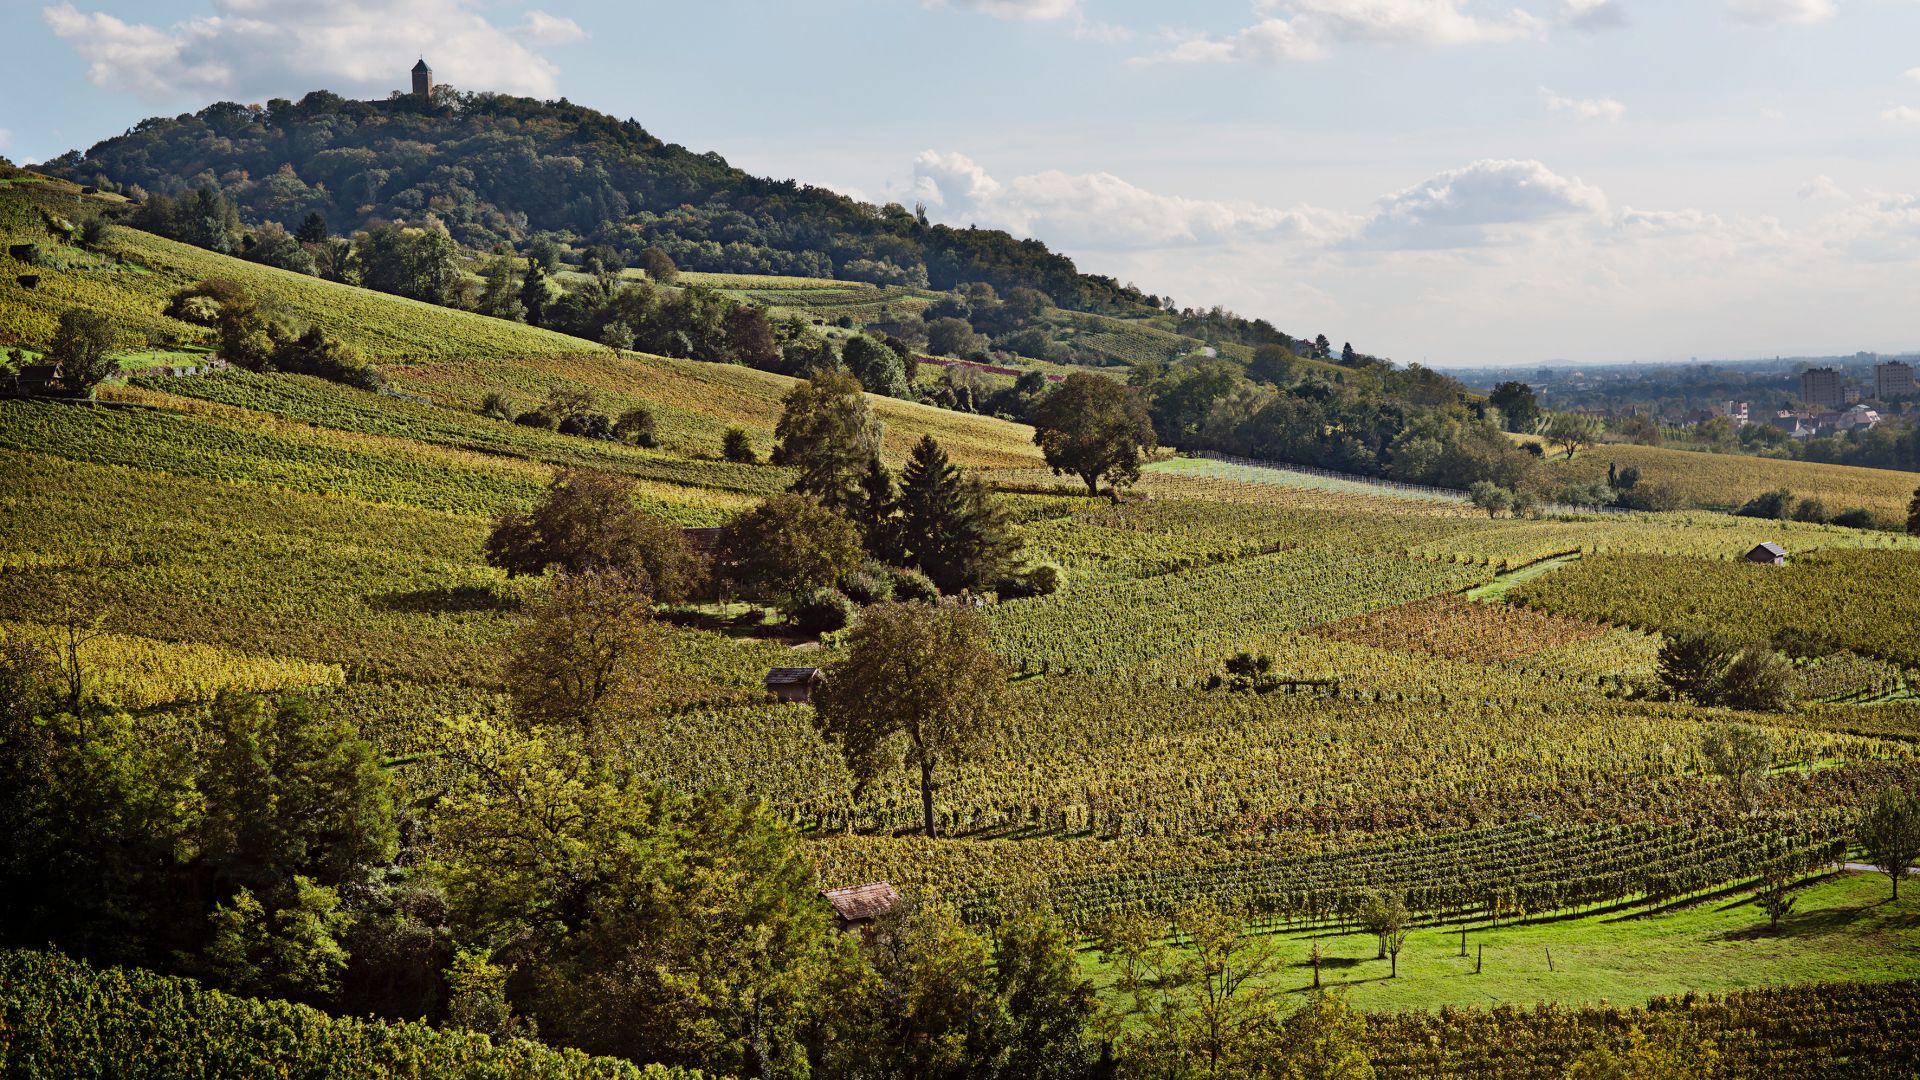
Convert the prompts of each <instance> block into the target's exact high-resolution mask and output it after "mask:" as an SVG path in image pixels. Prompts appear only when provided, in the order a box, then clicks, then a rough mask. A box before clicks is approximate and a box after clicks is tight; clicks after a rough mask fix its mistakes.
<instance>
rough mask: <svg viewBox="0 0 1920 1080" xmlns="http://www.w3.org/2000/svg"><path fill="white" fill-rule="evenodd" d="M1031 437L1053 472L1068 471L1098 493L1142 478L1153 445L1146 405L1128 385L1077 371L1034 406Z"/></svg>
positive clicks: (1094, 493)
mask: <svg viewBox="0 0 1920 1080" xmlns="http://www.w3.org/2000/svg"><path fill="white" fill-rule="evenodd" d="M1033 428H1034V431H1033V441H1034V443H1035V444H1036V445H1038V446H1039V447H1040V452H1041V453H1042V454H1043V455H1045V457H1046V459H1047V464H1048V465H1049V466H1051V467H1052V469H1053V471H1054V472H1055V473H1056V474H1071V475H1073V476H1077V477H1079V478H1080V480H1081V482H1083V483H1085V484H1086V485H1087V493H1088V494H1090V495H1098V494H1099V493H1100V482H1101V481H1102V480H1105V481H1106V482H1107V483H1108V484H1109V485H1110V486H1112V487H1114V488H1116V489H1117V488H1119V487H1120V486H1122V485H1125V484H1131V483H1133V482H1134V481H1136V480H1138V479H1140V462H1141V459H1142V457H1143V456H1144V455H1146V454H1147V453H1149V452H1151V451H1152V450H1153V449H1154V447H1155V446H1156V445H1157V444H1156V442H1155V439H1154V433H1153V422H1152V420H1151V419H1149V418H1148V416H1147V410H1146V406H1145V405H1144V404H1143V403H1142V402H1141V400H1140V397H1139V395H1138V394H1137V393H1135V392H1134V391H1133V390H1132V389H1130V388H1128V387H1125V386H1122V385H1120V384H1119V383H1117V382H1114V381H1113V380H1112V379H1109V378H1107V377H1106V376H1104V375H1095V374H1093V373H1092V372H1088V371H1077V372H1074V373H1073V374H1072V375H1069V376H1067V377H1066V380H1065V381H1063V382H1062V383H1060V385H1059V386H1057V387H1055V388H1054V389H1053V391H1052V392H1051V393H1049V394H1048V395H1047V396H1046V397H1044V398H1042V399H1041V400H1040V403H1039V405H1037V406H1035V408H1034V410H1033Z"/></svg>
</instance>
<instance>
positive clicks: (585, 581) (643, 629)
mask: <svg viewBox="0 0 1920 1080" xmlns="http://www.w3.org/2000/svg"><path fill="white" fill-rule="evenodd" d="M652 615H653V605H652V603H651V602H650V598H649V597H648V595H647V592H646V579H644V578H638V579H636V578H632V577H629V576H627V575H626V574H625V573H623V572H621V571H620V570H617V569H611V568H598V569H587V570H582V571H579V572H572V571H562V572H561V573H560V574H558V575H556V576H555V577H553V578H551V579H549V581H548V584H547V589H546V592H545V594H544V595H542V596H541V597H540V598H539V599H538V600H536V601H535V602H534V603H533V604H532V605H530V606H529V607H528V609H527V611H526V613H525V615H524V616H523V617H522V618H521V620H520V626H519V628H518V629H517V630H516V631H515V633H514V639H513V645H512V654H511V656H510V657H509V659H508V661H507V667H506V677H507V685H508V687H509V688H510V689H511V691H512V694H513V703H514V712H515V715H516V716H517V717H519V718H520V719H521V720H522V721H523V722H526V723H548V724H569V725H577V726H579V727H582V728H586V729H588V730H598V729H603V728H605V727H606V726H607V725H608V724H610V723H613V722H616V721H626V722H628V723H634V722H636V721H639V720H641V719H643V718H644V717H645V715H646V712H647V709H648V707H649V706H650V705H651V704H652V703H653V702H654V701H655V700H657V699H658V697H659V696H660V693H659V688H658V687H657V685H656V683H657V681H658V678H659V674H660V667H661V654H662V653H663V652H664V650H665V647H666V635H665V634H664V633H663V632H662V631H661V630H660V629H659V628H658V627H656V626H655V625H654V623H653V618H652Z"/></svg>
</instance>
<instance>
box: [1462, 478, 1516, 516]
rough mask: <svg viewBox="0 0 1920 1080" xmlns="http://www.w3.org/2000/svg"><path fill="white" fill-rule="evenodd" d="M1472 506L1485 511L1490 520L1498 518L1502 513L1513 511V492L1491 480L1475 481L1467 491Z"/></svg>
mask: <svg viewBox="0 0 1920 1080" xmlns="http://www.w3.org/2000/svg"><path fill="white" fill-rule="evenodd" d="M1467 495H1468V497H1469V498H1471V499H1472V500H1473V505H1474V506H1476V507H1478V508H1480V509H1482V510H1485V511H1486V512H1487V516H1488V517H1490V518H1495V517H1499V516H1500V514H1501V512H1502V511H1506V510H1511V509H1513V492H1511V491H1508V490H1507V489H1506V488H1503V487H1501V486H1500V485H1499V484H1496V483H1494V482H1493V481H1491V480H1475V481H1474V482H1473V487H1471V488H1469V489H1468V490H1467Z"/></svg>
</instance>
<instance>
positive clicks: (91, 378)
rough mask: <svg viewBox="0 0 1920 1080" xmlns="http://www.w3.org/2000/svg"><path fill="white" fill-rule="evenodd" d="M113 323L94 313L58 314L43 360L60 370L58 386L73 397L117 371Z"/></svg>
mask: <svg viewBox="0 0 1920 1080" xmlns="http://www.w3.org/2000/svg"><path fill="white" fill-rule="evenodd" d="M114 343H115V335H114V332H113V323H112V322H111V321H110V320H109V319H108V318H107V317H106V316H104V315H101V314H100V313H99V312H95V311H82V310H80V309H79V308H70V309H68V310H66V311H63V312H61V313H60V325H59V326H58V327H57V328H56V329H55V330H54V332H53V342H52V344H50V345H48V346H47V356H46V361H47V363H49V364H57V365H59V368H60V385H61V386H63V387H65V388H66V390H67V392H69V393H73V394H87V393H91V392H92V391H93V388H94V387H96V386H98V385H100V383H101V382H102V381H103V380H104V379H106V378H107V376H109V375H112V374H113V373H114V372H116V371H118V370H120V361H118V360H115V359H114V358H113V355H112V353H113V346H114Z"/></svg>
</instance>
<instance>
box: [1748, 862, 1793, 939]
mask: <svg viewBox="0 0 1920 1080" xmlns="http://www.w3.org/2000/svg"><path fill="white" fill-rule="evenodd" d="M1797 900H1798V897H1795V896H1794V895H1793V875H1791V874H1788V873H1786V872H1785V871H1782V870H1769V871H1768V872H1767V873H1766V874H1765V875H1763V876H1762V877H1761V878H1760V887H1759V888H1757V889H1755V890H1754V892H1753V902H1754V904H1755V905H1756V906H1758V907H1759V908H1760V910H1761V911H1764V912H1766V913H1767V929H1769V930H1774V931H1778V930H1779V929H1780V920H1781V919H1784V918H1786V917H1787V916H1788V915H1791V914H1792V913H1793V908H1794V904H1795V903H1796V901H1797Z"/></svg>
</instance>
